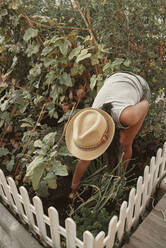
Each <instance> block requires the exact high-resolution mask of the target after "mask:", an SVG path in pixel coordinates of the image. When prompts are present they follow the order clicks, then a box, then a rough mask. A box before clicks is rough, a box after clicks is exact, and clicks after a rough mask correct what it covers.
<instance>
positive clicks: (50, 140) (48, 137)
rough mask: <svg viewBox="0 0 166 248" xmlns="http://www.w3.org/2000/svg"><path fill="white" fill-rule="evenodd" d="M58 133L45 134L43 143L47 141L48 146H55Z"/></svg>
mask: <svg viewBox="0 0 166 248" xmlns="http://www.w3.org/2000/svg"><path fill="white" fill-rule="evenodd" d="M56 135H57V132H51V133H49V134H47V135H46V136H44V138H43V143H45V144H46V145H48V146H50V147H51V146H53V145H54V143H55V136H56Z"/></svg>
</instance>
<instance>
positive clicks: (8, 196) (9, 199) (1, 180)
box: [0, 170, 14, 208]
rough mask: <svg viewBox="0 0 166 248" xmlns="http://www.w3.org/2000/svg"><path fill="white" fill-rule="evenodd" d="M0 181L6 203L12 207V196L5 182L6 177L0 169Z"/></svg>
mask: <svg viewBox="0 0 166 248" xmlns="http://www.w3.org/2000/svg"><path fill="white" fill-rule="evenodd" d="M0 183H1V185H2V188H3V190H4V192H5V195H6V197H5V198H4V200H5V201H6V203H8V204H9V206H10V207H11V208H12V207H14V202H13V199H12V196H11V194H10V191H9V185H8V184H7V182H6V177H5V176H4V173H3V171H2V170H0Z"/></svg>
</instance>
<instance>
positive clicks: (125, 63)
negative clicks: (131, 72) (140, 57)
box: [123, 59, 131, 67]
mask: <svg viewBox="0 0 166 248" xmlns="http://www.w3.org/2000/svg"><path fill="white" fill-rule="evenodd" d="M123 64H124V66H126V67H129V66H130V65H131V60H130V59H126V60H125V61H124V62H123Z"/></svg>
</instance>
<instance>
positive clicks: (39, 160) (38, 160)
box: [26, 156, 46, 177]
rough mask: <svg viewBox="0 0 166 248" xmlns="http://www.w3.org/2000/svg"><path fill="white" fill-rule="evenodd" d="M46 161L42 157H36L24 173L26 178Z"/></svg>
mask: <svg viewBox="0 0 166 248" xmlns="http://www.w3.org/2000/svg"><path fill="white" fill-rule="evenodd" d="M45 161H46V159H45V158H44V157H43V156H36V157H35V159H34V160H33V161H32V162H31V163H30V164H29V165H28V166H27V172H26V176H27V177H29V176H32V175H33V172H34V170H35V169H36V168H37V167H39V166H42V164H43V163H44V162H45Z"/></svg>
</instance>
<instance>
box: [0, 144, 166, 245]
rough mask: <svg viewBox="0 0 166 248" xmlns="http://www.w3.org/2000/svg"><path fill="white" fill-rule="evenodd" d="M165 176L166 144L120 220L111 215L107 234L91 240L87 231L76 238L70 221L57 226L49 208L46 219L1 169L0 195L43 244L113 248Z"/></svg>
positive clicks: (54, 212)
mask: <svg viewBox="0 0 166 248" xmlns="http://www.w3.org/2000/svg"><path fill="white" fill-rule="evenodd" d="M140 156H141V153H140ZM165 173H166V142H165V144H164V146H163V149H161V148H160V149H158V151H157V154H156V157H152V159H151V161H150V166H146V167H145V170H144V176H143V177H141V176H140V177H139V178H138V180H137V185H136V188H132V189H131V191H130V194H129V200H128V202H127V201H124V202H123V203H122V205H121V209H120V214H119V218H118V217H117V216H113V217H112V219H111V220H110V222H109V226H108V233H107V235H105V233H104V232H103V231H101V232H100V233H98V235H97V236H96V237H94V236H93V235H92V234H91V233H90V232H89V231H85V232H84V233H83V240H80V239H78V238H77V234H76V224H75V222H74V221H73V220H72V219H71V218H67V219H66V220H65V228H64V227H62V226H60V224H59V215H58V212H57V210H56V209H55V208H54V207H50V208H49V209H48V216H47V215H45V214H44V211H43V206H42V202H41V200H40V198H39V197H37V196H35V197H34V198H33V202H30V199H29V195H28V192H27V190H26V189H25V187H23V186H21V187H20V188H19V191H18V189H17V187H16V184H15V182H14V180H13V179H12V178H11V177H7V178H5V176H4V174H3V172H2V170H0V196H1V198H2V200H3V201H4V202H5V203H6V204H7V205H9V206H10V209H12V210H13V211H14V212H15V213H17V214H18V215H19V217H20V220H22V222H23V223H26V224H28V226H29V230H30V231H31V232H32V233H34V234H36V235H37V236H38V238H39V239H40V241H41V242H42V243H43V244H47V245H50V246H51V247H54V248H61V247H62V241H63V243H65V247H67V248H76V247H79V248H104V247H106V248H112V247H113V246H114V245H115V239H116V242H117V240H118V243H120V242H121V241H122V239H123V236H124V234H125V233H128V232H130V230H131V228H132V227H133V226H134V225H136V224H137V222H138V220H139V217H140V216H141V215H142V214H143V213H144V211H145V208H146V206H147V204H148V203H149V200H150V197H151V196H152V194H153V193H154V191H155V190H156V187H157V184H158V182H159V181H160V180H161V179H162V177H163V175H164V174H165ZM63 247H64V244H63Z"/></svg>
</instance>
